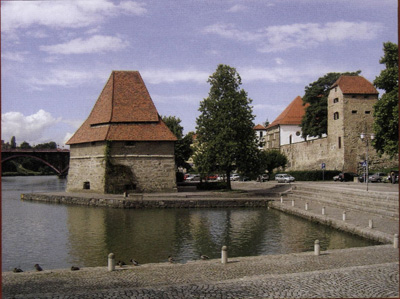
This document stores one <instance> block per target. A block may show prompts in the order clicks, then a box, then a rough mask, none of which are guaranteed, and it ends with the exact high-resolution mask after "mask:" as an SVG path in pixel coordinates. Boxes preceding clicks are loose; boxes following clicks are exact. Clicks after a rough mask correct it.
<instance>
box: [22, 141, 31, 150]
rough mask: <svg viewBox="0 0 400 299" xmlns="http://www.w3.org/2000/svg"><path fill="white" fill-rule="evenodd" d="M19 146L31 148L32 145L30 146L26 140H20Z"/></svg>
mask: <svg viewBox="0 0 400 299" xmlns="http://www.w3.org/2000/svg"><path fill="white" fill-rule="evenodd" d="M19 147H20V148H22V149H29V148H32V146H31V145H30V144H29V143H28V142H26V141H24V142H22V143H21V144H20V145H19Z"/></svg>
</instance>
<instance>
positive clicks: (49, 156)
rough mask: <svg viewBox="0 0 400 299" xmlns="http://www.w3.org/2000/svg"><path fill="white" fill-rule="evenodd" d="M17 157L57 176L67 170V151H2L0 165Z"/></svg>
mask: <svg viewBox="0 0 400 299" xmlns="http://www.w3.org/2000/svg"><path fill="white" fill-rule="evenodd" d="M18 157H29V158H33V159H36V160H38V161H41V162H42V163H43V164H46V165H47V166H49V167H50V168H52V169H53V170H54V171H55V172H56V173H57V175H59V176H64V175H66V174H67V173H68V168H69V150H68V149H59V148H57V149H2V150H1V163H4V162H6V161H8V160H12V159H15V158H18Z"/></svg>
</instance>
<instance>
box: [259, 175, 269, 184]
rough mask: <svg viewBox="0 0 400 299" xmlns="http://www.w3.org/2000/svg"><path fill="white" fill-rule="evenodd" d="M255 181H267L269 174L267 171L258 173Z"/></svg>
mask: <svg viewBox="0 0 400 299" xmlns="http://www.w3.org/2000/svg"><path fill="white" fill-rule="evenodd" d="M257 181H259V182H265V181H269V174H268V173H264V174H262V175H259V176H258V178H257Z"/></svg>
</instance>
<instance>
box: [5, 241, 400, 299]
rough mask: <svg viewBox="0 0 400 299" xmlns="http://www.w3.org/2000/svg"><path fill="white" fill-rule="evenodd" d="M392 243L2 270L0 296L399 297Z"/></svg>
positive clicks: (395, 251)
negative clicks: (112, 264)
mask: <svg viewBox="0 0 400 299" xmlns="http://www.w3.org/2000/svg"><path fill="white" fill-rule="evenodd" d="M398 257H399V254H398V249H395V248H393V246H392V245H379V246H370V247H363V248H350V249H340V250H330V251H323V252H321V255H318V256H317V255H314V252H305V253H296V254H286V255H266V256H257V257H243V258H231V259H229V260H228V263H227V264H222V263H221V261H220V260H219V259H215V260H208V261H193V262H188V263H186V264H170V263H160V264H146V265H141V266H137V267H134V266H124V267H123V268H120V267H117V268H116V271H113V272H109V271H108V270H107V268H106V267H96V268H83V269H81V270H79V271H70V270H45V271H43V272H23V273H12V272H6V273H3V275H2V276H3V277H2V278H3V279H2V283H3V286H2V287H3V298H207V297H208V298H262V297H268V298H351V297H353V298H373V297H377V298H388V297H393V298H397V297H398V296H399V263H398Z"/></svg>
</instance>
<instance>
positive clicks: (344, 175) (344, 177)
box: [339, 172, 358, 182]
mask: <svg viewBox="0 0 400 299" xmlns="http://www.w3.org/2000/svg"><path fill="white" fill-rule="evenodd" d="M355 177H358V174H357V173H354V172H341V173H339V181H341V182H352V181H354V178H355Z"/></svg>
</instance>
